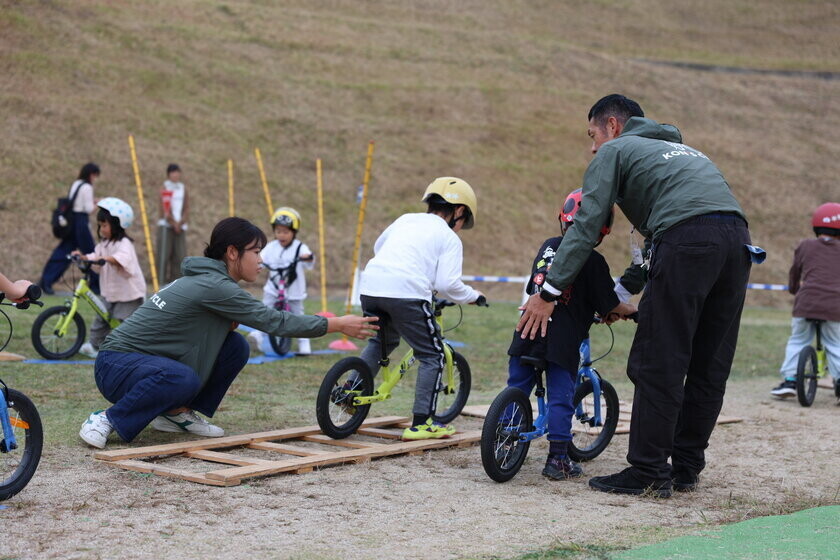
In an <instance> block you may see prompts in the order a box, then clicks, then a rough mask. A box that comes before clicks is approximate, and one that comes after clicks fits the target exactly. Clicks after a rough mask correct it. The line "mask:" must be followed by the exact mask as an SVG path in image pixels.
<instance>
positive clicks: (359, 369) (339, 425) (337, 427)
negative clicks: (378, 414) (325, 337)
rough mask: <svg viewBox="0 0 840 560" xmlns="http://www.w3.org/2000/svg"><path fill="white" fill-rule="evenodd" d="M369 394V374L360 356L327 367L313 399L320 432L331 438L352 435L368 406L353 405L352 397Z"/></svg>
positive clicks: (370, 386) (370, 375) (370, 391)
mask: <svg viewBox="0 0 840 560" xmlns="http://www.w3.org/2000/svg"><path fill="white" fill-rule="evenodd" d="M372 394H373V375H372V374H371V373H370V368H369V367H368V366H367V364H366V363H365V362H364V361H363V360H362V359H361V358H344V359H343V360H339V361H338V362H336V364H335V365H334V366H333V367H331V368H330V370H329V371H328V372H327V375H325V376H324V381H322V382H321V389H320V390H319V391H318V399H317V400H316V401H315V416H316V417H317V418H318V426H320V427H321V431H322V432H324V433H325V434H327V435H328V436H330V437H331V438H333V439H343V438H346V437H347V436H349V435H351V434H353V433H354V432H355V431H356V430H357V429H359V426H360V425H361V424H362V422H364V420H365V417H366V416H367V413H368V410H370V405H369V404H366V405H362V406H353V397H355V396H370V395H372Z"/></svg>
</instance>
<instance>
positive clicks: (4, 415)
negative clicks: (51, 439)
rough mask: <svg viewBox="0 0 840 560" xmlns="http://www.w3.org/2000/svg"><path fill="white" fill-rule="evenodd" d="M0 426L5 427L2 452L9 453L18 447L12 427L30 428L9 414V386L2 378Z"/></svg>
mask: <svg viewBox="0 0 840 560" xmlns="http://www.w3.org/2000/svg"><path fill="white" fill-rule="evenodd" d="M0 385H3V387H2V388H0V426H2V428H3V439H2V440H0V453H8V452H9V451H12V450H13V449H17V447H18V445H17V440H16V439H15V431H14V429H12V428H13V427H15V428H21V429H24V430H28V429H29V424H28V423H26V422H24V421H23V420H20V419H19V418H12V417H10V416H9V401H8V387H6V384H5V383H3V381H2V380H0Z"/></svg>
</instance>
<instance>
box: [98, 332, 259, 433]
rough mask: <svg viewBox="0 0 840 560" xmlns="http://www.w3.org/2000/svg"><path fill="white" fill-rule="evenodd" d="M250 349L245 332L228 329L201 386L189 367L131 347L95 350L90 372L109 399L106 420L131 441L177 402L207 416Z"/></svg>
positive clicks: (242, 366)
mask: <svg viewBox="0 0 840 560" xmlns="http://www.w3.org/2000/svg"><path fill="white" fill-rule="evenodd" d="M249 353H250V349H249V347H248V342H247V341H246V340H245V337H243V336H242V335H241V334H239V333H237V332H230V333H228V335H227V338H225V341H224V343H223V344H222V348H221V349H220V350H219V356H218V357H217V358H216V363H215V364H214V365H213V370H212V371H211V372H210V377H209V379H208V380H207V382H206V383H205V384H204V386H203V387H202V385H201V379H200V378H199V377H198V374H197V373H196V372H195V370H193V369H192V368H191V367H189V366H185V365H184V364H182V363H180V362H178V361H175V360H172V359H169V358H162V357H160V356H150V355H148V354H139V353H135V352H111V351H108V350H104V351H102V352H100V353H99V355H98V356H97V357H96V365H95V366H94V375H95V377H96V386H97V387H98V388H99V392H100V393H102V396H104V397H105V398H106V399H108V400H109V401H111V402H112V403H114V404H113V406H112V407H111V408H109V409H108V410H107V411H106V415H107V416H108V420H109V421H110V422H111V425H112V426H113V427H114V430H116V432H117V434H119V436H120V437H121V438H122V439H123V440H125V441H131V440H133V439H134V438H135V437H136V436H137V434H139V433H140V432H141V431H142V430H143V428H145V427H146V426H148V425H149V422H151V421H152V420H154V419H155V417H156V416H159V415H161V414H163V413H164V412H166V411H168V410H172V409H175V408H179V407H182V406H185V407H188V408H191V409H193V410H197V411H198V412H201V413H202V414H204V415H205V416H209V417H211V418H212V416H213V414H214V413H215V412H216V409H217V408H218V407H219V403H220V402H222V398H224V396H225V393H227V390H228V388H229V387H230V384H231V383H233V380H234V379H236V376H237V375H239V372H240V371H242V368H244V367H245V364H246V363H247V362H248V355H249Z"/></svg>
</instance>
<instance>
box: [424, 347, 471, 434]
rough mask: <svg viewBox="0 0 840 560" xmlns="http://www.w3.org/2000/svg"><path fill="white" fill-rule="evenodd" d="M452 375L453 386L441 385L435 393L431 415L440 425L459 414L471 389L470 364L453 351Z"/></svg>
mask: <svg viewBox="0 0 840 560" xmlns="http://www.w3.org/2000/svg"><path fill="white" fill-rule="evenodd" d="M452 373H453V374H454V378H453V382H454V384H455V386H454V387H450V386H449V385H447V384H446V383H445V382H443V383H441V385H440V387H439V388H438V393H437V406H436V407H435V414H433V415H432V419H433V420H434V421H435V422H440V423H441V424H448V423H450V422H452V421H453V420H454V419H455V417H456V416H458V415H459V414H461V410H463V408H464V405H465V404H467V399H468V398H469V396H470V388H471V387H472V373H471V372H470V364H468V363H467V359H466V358H465V357H463V356H462V355H461V354H459V353H458V352H455V351H453V352H452ZM438 411H440V412H438Z"/></svg>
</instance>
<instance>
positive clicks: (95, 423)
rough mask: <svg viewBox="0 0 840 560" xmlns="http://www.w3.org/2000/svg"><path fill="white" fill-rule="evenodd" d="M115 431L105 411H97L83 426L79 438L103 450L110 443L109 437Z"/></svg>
mask: <svg viewBox="0 0 840 560" xmlns="http://www.w3.org/2000/svg"><path fill="white" fill-rule="evenodd" d="M113 431H114V427H113V426H111V422H109V421H108V417H107V416H106V415H105V411H104V410H97V411H96V412H93V413H91V415H90V416H89V417H88V419H87V421H86V422H85V423H84V424H82V429H81V430H80V431H79V437H80V438H82V439H83V440H85V443H87V444H88V445H92V446H93V447H97V448H99V449H103V448H104V447H105V444H106V443H107V442H108V436H109V435H111V432H113Z"/></svg>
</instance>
